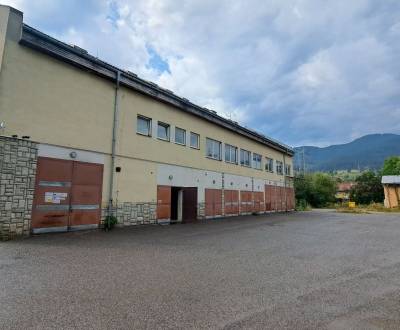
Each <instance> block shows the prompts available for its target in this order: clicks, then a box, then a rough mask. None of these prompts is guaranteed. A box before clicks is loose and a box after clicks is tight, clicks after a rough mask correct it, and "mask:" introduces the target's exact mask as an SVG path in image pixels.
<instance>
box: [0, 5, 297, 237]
mask: <svg viewBox="0 0 400 330" xmlns="http://www.w3.org/2000/svg"><path fill="white" fill-rule="evenodd" d="M271 120H273V118H272V119H271ZM0 122H2V123H3V127H2V128H1V129H0V131H1V137H0V158H1V159H2V160H1V162H2V163H0V171H1V188H0V189H1V191H0V192H1V197H0V216H1V218H0V234H1V235H2V237H3V238H4V239H8V238H12V237H15V236H18V235H29V233H31V232H33V233H41V232H48V231H66V230H76V229H87V228H92V227H99V226H100V225H101V224H102V221H104V218H105V217H106V216H107V215H115V216H116V217H117V219H118V223H119V225H121V226H124V225H136V224H149V223H168V222H189V221H196V220H197V219H202V218H216V217H222V216H235V215H239V214H252V213H264V212H274V211H287V210H293V209H294V190H293V182H292V174H293V170H292V157H293V149H292V148H290V147H289V146H287V145H285V144H283V143H280V142H278V141H276V140H274V139H271V138H269V137H266V136H264V135H262V134H260V133H257V132H255V131H253V130H251V129H248V128H246V127H243V126H241V125H239V124H238V123H237V122H234V121H231V120H228V119H226V118H223V117H221V116H219V115H218V114H217V113H216V112H214V111H212V110H209V109H206V108H203V107H201V106H198V105H196V104H193V103H192V102H190V101H189V100H187V99H185V98H182V97H179V96H177V95H175V94H174V93H173V92H171V91H169V90H166V89H163V88H161V87H160V86H157V85H156V84H154V83H152V82H149V81H146V80H144V79H141V78H139V77H138V76H137V75H135V74H134V73H132V72H128V71H124V70H122V69H120V68H117V67H115V66H113V65H110V64H108V63H106V62H103V61H101V60H99V59H98V58H96V57H94V56H92V55H90V54H88V52H86V51H85V50H84V49H82V48H79V47H77V46H71V45H68V44H65V43H63V42H61V41H59V40H56V39H54V38H52V37H50V36H48V35H46V34H44V33H43V32H40V31H38V30H36V29H34V28H32V27H30V26H28V25H26V24H24V22H23V14H22V13H21V12H20V11H18V10H15V9H13V8H11V7H8V6H0Z"/></svg>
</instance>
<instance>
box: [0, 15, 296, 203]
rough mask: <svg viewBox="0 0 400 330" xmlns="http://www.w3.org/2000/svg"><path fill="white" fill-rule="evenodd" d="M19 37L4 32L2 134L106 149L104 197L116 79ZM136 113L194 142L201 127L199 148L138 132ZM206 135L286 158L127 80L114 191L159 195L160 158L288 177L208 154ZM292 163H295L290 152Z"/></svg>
mask: <svg viewBox="0 0 400 330" xmlns="http://www.w3.org/2000/svg"><path fill="white" fill-rule="evenodd" d="M0 13H1V11H0ZM10 17H11V16H10ZM0 28H1V27H0ZM0 31H1V30H0ZM14 32H15V31H14ZM15 35H17V33H16V34H15ZM14 39H15V38H7V40H6V43H5V51H4V57H3V67H2V70H1V73H0V120H1V121H5V122H6V127H7V128H6V130H5V132H4V134H6V135H12V134H18V135H19V136H21V135H29V136H30V137H31V139H32V140H35V141H38V142H41V143H47V144H53V145H59V146H65V147H69V148H77V149H83V150H92V151H96V152H101V153H104V154H105V155H106V161H105V171H104V189H103V200H104V201H107V198H108V182H109V167H110V157H109V155H110V153H111V138H112V122H113V111H114V95H115V89H114V84H113V83H112V82H110V81H107V80H105V79H102V78H99V77H98V76H95V75H94V74H90V73H88V72H85V71H83V70H79V69H77V68H74V67H72V66H71V65H68V64H65V63H63V62H61V61H58V60H55V59H53V58H51V57H49V56H47V55H44V54H41V53H39V52H37V51H34V50H31V49H29V48H27V47H24V46H21V45H19V44H18V43H17V40H14ZM138 114H142V115H145V116H147V117H150V118H152V119H153V120H155V121H157V120H160V121H163V122H166V123H169V124H170V125H171V126H178V127H181V128H184V129H186V131H187V142H188V143H189V132H190V131H193V132H196V133H198V134H200V142H201V143H200V145H201V148H200V150H196V149H191V148H190V147H188V146H186V147H183V146H181V145H177V144H175V143H173V142H164V141H160V140H157V138H156V137H151V138H150V137H144V136H140V135H138V134H136V118H137V115H138ZM206 137H210V138H213V139H216V140H219V141H221V142H223V143H229V144H231V145H234V146H237V147H238V148H243V149H247V150H249V151H251V152H256V153H259V154H261V155H262V156H263V161H264V157H266V156H267V157H271V158H273V159H275V160H281V161H283V154H282V153H280V152H278V151H275V150H273V149H271V148H268V147H266V146H264V145H262V144H260V143H258V142H255V141H253V140H251V139H248V138H246V137H243V136H241V135H238V134H235V133H233V132H231V131H229V130H226V129H223V128H221V127H219V126H216V125H214V124H212V123H209V122H207V121H205V120H203V119H200V118H198V117H195V116H192V115H190V114H187V113H185V112H183V111H180V110H178V109H175V108H173V107H171V106H169V105H166V104H164V103H160V102H157V101H155V100H154V99H151V98H149V97H146V96H142V95H140V94H138V93H135V92H134V91H132V90H129V89H127V88H124V87H122V88H121V89H120V117H119V127H118V134H117V138H118V144H117V155H118V157H117V159H116V166H121V167H122V172H121V173H118V174H115V187H114V188H115V191H114V199H118V200H119V201H121V202H123V201H155V199H156V170H157V163H166V164H176V165H181V166H187V167H191V168H197V169H206V170H210V171H216V172H226V173H230V174H235V175H242V176H249V177H255V178H259V179H268V180H274V181H282V180H283V176H281V175H276V174H275V173H267V172H265V171H264V170H262V171H260V170H256V169H252V168H246V167H242V166H240V165H232V164H227V163H225V162H224V161H215V160H211V159H208V158H206V157H205V141H206V140H205V138H206ZM171 138H172V140H173V137H171ZM286 163H288V164H291V165H292V159H291V157H287V159H286ZM263 165H264V164H263ZM292 168H293V166H292Z"/></svg>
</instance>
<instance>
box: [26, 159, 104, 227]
mask: <svg viewBox="0 0 400 330" xmlns="http://www.w3.org/2000/svg"><path fill="white" fill-rule="evenodd" d="M102 181H103V165H101V164H92V163H83V162H77V161H71V160H63V159H54V158H46V157H39V158H38V163H37V173H36V183H35V194H34V201H33V210H32V231H33V232H34V233H41V232H52V231H66V230H73V229H87V228H90V227H97V226H98V225H99V223H100V213H101V190H102Z"/></svg>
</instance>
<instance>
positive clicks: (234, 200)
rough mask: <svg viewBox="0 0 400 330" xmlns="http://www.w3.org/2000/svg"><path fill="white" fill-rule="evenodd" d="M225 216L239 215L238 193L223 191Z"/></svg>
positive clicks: (235, 191) (236, 191)
mask: <svg viewBox="0 0 400 330" xmlns="http://www.w3.org/2000/svg"><path fill="white" fill-rule="evenodd" d="M224 202H225V215H238V214H239V191H238V190H224Z"/></svg>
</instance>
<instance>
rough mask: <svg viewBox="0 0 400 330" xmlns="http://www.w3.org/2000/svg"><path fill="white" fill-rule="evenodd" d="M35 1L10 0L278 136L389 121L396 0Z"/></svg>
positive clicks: (394, 105)
mask: <svg viewBox="0 0 400 330" xmlns="http://www.w3.org/2000/svg"><path fill="white" fill-rule="evenodd" d="M38 1H40V3H39V5H38ZM38 1H35V2H33V1H28V0H25V1H24V0H15V1H11V2H12V3H13V4H14V5H15V6H16V7H18V8H20V9H22V10H23V11H25V17H26V20H27V21H28V22H29V23H30V24H32V25H34V26H36V27H38V28H40V29H42V30H44V32H47V33H50V34H52V35H55V36H57V37H59V38H61V39H63V40H66V41H68V42H72V43H76V44H78V45H80V46H82V47H84V48H87V49H88V50H89V51H90V52H91V53H93V54H94V55H98V56H99V57H101V58H103V59H106V60H107V61H110V62H112V63H114V64H117V65H119V66H122V67H124V68H127V69H129V70H131V71H134V72H136V73H138V74H139V75H141V76H143V77H144V78H146V79H151V80H153V81H155V82H157V83H159V84H160V85H162V86H163V87H165V88H168V89H171V90H173V91H175V92H176V93H177V94H179V95H181V96H183V97H186V98H188V99H190V100H191V101H193V102H195V103H198V104H199V105H202V106H206V107H208V108H211V109H215V110H217V111H218V112H219V113H220V114H223V115H225V116H228V117H230V118H232V119H234V120H239V121H240V122H242V123H244V124H246V125H248V126H251V127H253V128H255V129H258V130H261V131H263V132H264V133H266V134H267V135H272V136H274V137H276V138H279V139H281V140H283V141H284V142H287V143H291V144H295V145H298V144H301V143H305V142H310V143H312V144H324V143H331V142H332V143H336V142H343V141H346V140H348V139H350V138H352V137H355V136H360V135H363V134H366V133H372V132H400V127H399V124H398V122H396V121H395V119H398V118H399V116H400V115H399V108H398V104H399V102H400V92H399V89H398V86H399V83H400V64H399V61H398V58H399V55H400V43H399V42H398V37H399V31H400V29H399V24H400V23H399V22H400V3H399V2H398V1H394V0H392V1H391V0H388V1H385V2H376V1H373V0H353V1H350V2H349V1H347V2H342V1H333V0H332V1H325V2H320V1H318V0H280V1H278V0H270V1H265V2H260V1H255V0H247V1H245V0H237V1H235V2H232V1H228V0H221V1H218V2H215V1H213V0H201V1H200V0H199V1H176V0H165V1H156V0H115V1H110V0H104V1H95V0H88V1H86V2H79V1H77V0H71V1H67V0H64V1H50V0H47V1H46V0H38ZM8 3H10V1H8ZM74 3H75V6H74ZM77 8H79V10H78V9H77ZM149 47H150V48H151V49H152V50H153V51H155V52H156V53H157V54H158V55H159V57H160V58H161V59H162V60H163V61H165V62H167V63H168V66H169V71H164V72H162V70H161V71H160V70H158V69H157V68H155V67H151V66H150V65H149V61H150V60H151V58H152V54H151V53H150V51H149Z"/></svg>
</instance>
